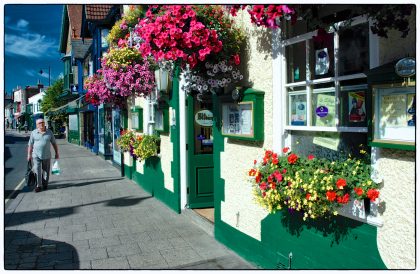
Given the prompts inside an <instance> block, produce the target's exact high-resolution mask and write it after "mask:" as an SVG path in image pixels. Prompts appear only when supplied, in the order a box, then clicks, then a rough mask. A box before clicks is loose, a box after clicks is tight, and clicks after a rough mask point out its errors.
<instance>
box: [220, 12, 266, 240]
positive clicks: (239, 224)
mask: <svg viewBox="0 0 420 274" xmlns="http://www.w3.org/2000/svg"><path fill="white" fill-rule="evenodd" d="M235 20H236V22H237V23H238V25H240V26H242V27H243V29H244V30H245V32H246V34H247V46H246V48H245V54H243V55H242V60H241V66H242V68H241V71H242V72H243V73H244V72H245V73H246V74H245V75H244V80H245V81H244V82H243V83H241V84H242V85H244V86H251V87H252V88H254V89H257V90H261V91H264V92H265V95H264V109H265V112H264V143H263V144H261V145H256V144H254V143H253V142H246V141H234V140H230V139H228V138H225V140H224V143H225V144H224V145H225V149H224V151H223V152H222V153H221V177H222V179H224V180H225V200H224V201H222V205H221V219H222V221H223V222H225V223H227V224H229V225H230V226H232V227H233V228H236V229H238V230H239V231H241V232H242V233H245V234H247V235H249V236H251V237H253V238H255V239H258V240H260V238H261V220H262V219H264V218H265V217H266V216H267V212H266V211H264V210H263V209H262V208H261V207H260V206H259V205H257V204H256V203H255V202H254V201H253V195H252V189H251V183H249V182H248V181H247V175H246V173H247V170H249V169H250V168H251V167H252V165H253V161H254V159H258V158H259V157H261V156H262V155H263V152H264V148H267V149H271V147H272V143H273V140H272V139H273V137H272V136H273V131H272V109H273V106H272V93H273V91H272V77H273V76H272V58H271V50H272V49H271V31H270V30H266V29H264V28H256V27H254V25H251V21H250V18H249V15H248V13H247V12H241V13H240V14H239V15H238V16H237V17H236V18H235Z"/></svg>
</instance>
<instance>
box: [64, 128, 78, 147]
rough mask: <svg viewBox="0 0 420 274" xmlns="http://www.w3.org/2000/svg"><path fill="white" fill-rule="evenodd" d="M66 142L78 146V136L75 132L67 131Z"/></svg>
mask: <svg viewBox="0 0 420 274" xmlns="http://www.w3.org/2000/svg"><path fill="white" fill-rule="evenodd" d="M67 141H68V142H69V143H71V144H76V145H79V146H80V135H79V131H77V130H69V135H68V138H67Z"/></svg>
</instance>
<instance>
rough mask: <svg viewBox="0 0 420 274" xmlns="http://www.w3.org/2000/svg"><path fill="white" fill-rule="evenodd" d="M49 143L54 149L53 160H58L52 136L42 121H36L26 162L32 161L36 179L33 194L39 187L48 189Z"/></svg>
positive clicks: (41, 119) (40, 119)
mask: <svg viewBox="0 0 420 274" xmlns="http://www.w3.org/2000/svg"><path fill="white" fill-rule="evenodd" d="M50 143H51V144H52V146H53V147H54V151H55V159H58V158H59V155H58V146H57V143H56V141H55V138H54V134H53V133H52V131H51V130H49V129H47V128H46V127H45V121H44V119H43V118H39V119H37V120H36V129H34V130H33V131H32V132H31V137H30V138H29V143H28V161H30V160H32V162H33V170H34V172H35V173H36V177H37V184H36V188H35V192H40V191H41V185H42V187H43V188H44V190H45V189H47V188H48V181H49V178H50V165H51V146H50ZM44 173H46V178H45V180H43V177H44V176H43V174H44Z"/></svg>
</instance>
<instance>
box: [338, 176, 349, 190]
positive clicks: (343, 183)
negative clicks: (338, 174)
mask: <svg viewBox="0 0 420 274" xmlns="http://www.w3.org/2000/svg"><path fill="white" fill-rule="evenodd" d="M336 185H337V188H338V189H343V188H344V187H345V186H346V185H347V183H346V180H344V179H342V178H340V179H338V180H337V183H336Z"/></svg>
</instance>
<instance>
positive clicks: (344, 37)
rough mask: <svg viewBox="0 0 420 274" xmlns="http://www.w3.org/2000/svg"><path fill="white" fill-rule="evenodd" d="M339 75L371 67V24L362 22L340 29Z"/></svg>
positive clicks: (358, 71)
mask: <svg viewBox="0 0 420 274" xmlns="http://www.w3.org/2000/svg"><path fill="white" fill-rule="evenodd" d="M338 34H339V75H349V74H355V73H361V72H363V71H365V70H368V69H369V25H368V24H367V23H365V24H360V25H357V26H354V27H351V28H344V29H342V30H340V31H339V33H338Z"/></svg>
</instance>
